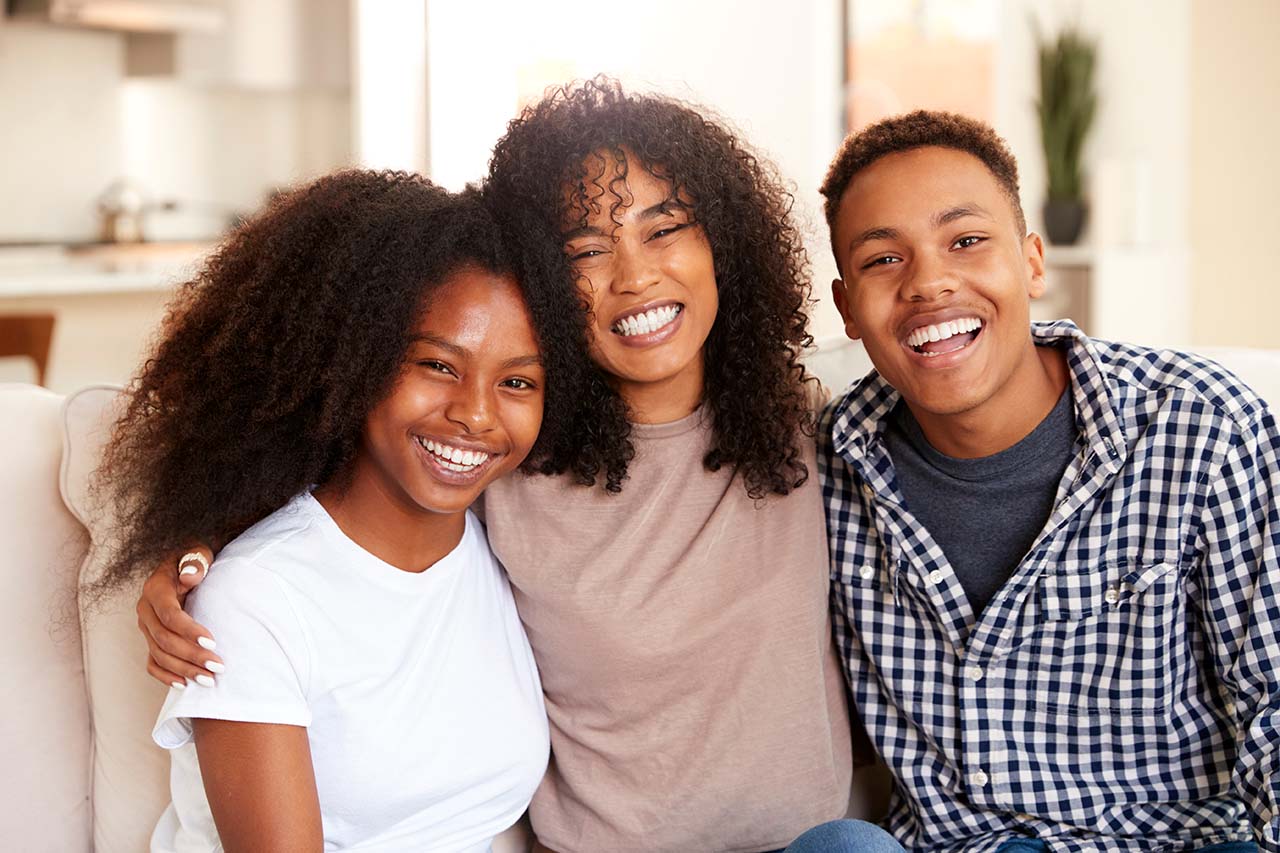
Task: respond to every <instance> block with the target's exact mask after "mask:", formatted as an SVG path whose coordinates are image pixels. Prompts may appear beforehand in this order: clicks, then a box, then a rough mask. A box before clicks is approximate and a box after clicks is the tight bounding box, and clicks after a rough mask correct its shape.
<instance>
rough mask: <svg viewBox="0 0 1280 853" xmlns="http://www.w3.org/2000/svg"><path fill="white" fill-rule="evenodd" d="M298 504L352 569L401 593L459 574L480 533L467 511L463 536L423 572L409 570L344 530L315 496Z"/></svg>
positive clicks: (420, 589)
mask: <svg viewBox="0 0 1280 853" xmlns="http://www.w3.org/2000/svg"><path fill="white" fill-rule="evenodd" d="M296 504H297V506H298V508H299V509H300V510H301V511H303V512H306V513H307V514H308V515H309V516H311V517H312V518H313V519H314V520H315V523H316V524H317V526H318V527H319V528H320V530H321V531H322V532H323V533H324V535H325V536H326V537H327V538H328V539H329V540H330V541H332V542H333V543H334V545H335V546H336V547H337V548H338V549H339V550H340V552H341V554H342V555H343V556H344V557H345V558H346V560H347V562H348V564H349V565H350V567H351V569H352V571H357V572H359V573H360V574H362V575H364V576H365V577H367V578H368V579H369V580H371V581H373V582H374V583H377V584H380V585H381V586H384V587H389V588H391V589H393V590H395V591H397V592H401V593H408V594H415V595H422V594H426V593H427V592H429V591H430V590H431V589H433V588H435V587H436V586H437V585H439V584H441V583H444V582H445V579H446V578H448V577H450V576H452V575H454V574H456V573H457V571H458V570H459V566H461V565H462V564H463V563H464V562H465V560H466V557H465V554H466V553H467V552H468V551H470V550H471V546H472V543H473V537H474V536H476V535H477V534H476V530H475V526H476V524H477V523H478V522H477V520H476V519H475V517H474V516H473V515H472V512H471V510H467V511H466V513H467V514H466V528H465V529H464V530H463V531H462V538H461V539H459V540H458V544H457V545H455V546H454V547H453V548H452V550H450V551H449V552H448V553H447V554H445V555H444V556H443V557H441V558H440V559H439V560H437V561H436V562H435V563H434V564H433V565H432V566H431V567H430V568H427V569H424V570H423V571H421V572H406V571H405V570H403V569H401V568H399V567H397V566H393V565H391V564H390V563H388V562H387V561H386V560H383V559H382V558H380V557H378V556H376V555H375V554H372V553H370V552H369V551H367V550H365V548H364V547H362V546H361V545H360V544H359V543H358V542H356V541H355V540H354V539H352V538H351V537H350V536H348V535H347V534H346V533H344V532H343V530H342V528H341V527H339V526H338V522H336V521H334V520H333V516H331V515H329V511H328V510H327V509H325V508H324V505H323V504H321V503H320V501H318V500H316V498H315V495H313V494H311V493H310V492H305V493H303V494H302V495H299V496H298V498H297V500H296Z"/></svg>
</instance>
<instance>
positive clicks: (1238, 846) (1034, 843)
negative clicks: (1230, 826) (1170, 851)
mask: <svg viewBox="0 0 1280 853" xmlns="http://www.w3.org/2000/svg"><path fill="white" fill-rule="evenodd" d="M996 853H1049V848H1048V847H1047V846H1045V843H1044V842H1043V841H1041V840H1040V839H1039V838H1019V839H1018V840H1016V841H1006V842H1005V843H1004V844H1001V845H1000V846H999V847H997V848H996ZM1200 853H1258V847H1257V845H1255V844H1254V843H1253V842H1252V841H1226V842H1223V843H1222V844H1210V845H1209V846H1208V847H1201V848H1200Z"/></svg>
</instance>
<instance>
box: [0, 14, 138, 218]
mask: <svg viewBox="0 0 1280 853" xmlns="http://www.w3.org/2000/svg"><path fill="white" fill-rule="evenodd" d="M122 61H123V42H122V41H121V40H120V38H119V37H118V36H114V35H111V34H108V33H98V32H91V31H88V30H70V29H55V28H53V27H49V26H41V25H38V24H15V23H13V22H11V21H6V22H3V23H0V240H11V241H13V240H47V239H90V238H92V237H93V236H94V235H95V234H96V232H97V219H96V217H95V214H94V210H93V204H92V195H91V193H96V192H100V191H102V190H103V189H105V188H106V186H107V184H108V183H110V182H111V181H112V180H113V179H114V178H115V177H117V174H118V170H119V160H120V145H119V139H120V117H119V111H118V109H117V105H116V97H115V95H116V88H117V87H118V85H119V83H120V80H121V71H120V68H121V63H122Z"/></svg>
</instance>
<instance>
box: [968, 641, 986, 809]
mask: <svg viewBox="0 0 1280 853" xmlns="http://www.w3.org/2000/svg"><path fill="white" fill-rule="evenodd" d="M964 674H965V675H967V676H969V678H971V679H973V680H974V681H981V680H982V676H984V675H986V673H984V672H983V671H982V667H980V666H970V667H965V670H964ZM983 778H984V779H985V778H986V777H985V776H984V777H983ZM983 784H986V783H985V782H984V783H983Z"/></svg>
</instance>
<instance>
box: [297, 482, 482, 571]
mask: <svg viewBox="0 0 1280 853" xmlns="http://www.w3.org/2000/svg"><path fill="white" fill-rule="evenodd" d="M358 465H359V463H358V462H357V466H358ZM314 495H315V498H316V500H318V501H319V502H320V505H321V506H323V507H324V508H325V511H326V512H328V513H329V515H330V516H331V517H332V518H333V520H334V522H335V523H336V524H337V525H338V527H339V529H341V530H342V532H343V533H344V534H346V536H347V538H349V539H350V540H351V541H353V542H355V543H356V544H357V545H359V546H360V547H361V548H363V549H364V550H366V551H368V552H369V553H370V554H372V555H373V556H375V557H377V558H378V559H379V560H382V561H383V562H384V563H389V564H390V565H392V566H395V567H396V568H397V569H400V570H401V571H406V572H422V571H426V570H427V569H429V568H431V567H432V566H433V565H435V564H436V563H437V562H439V561H440V559H441V558H443V557H444V556H445V555H446V554H448V553H449V552H450V551H452V550H453V549H454V548H456V547H457V545H458V543H459V542H461V541H462V534H463V532H464V531H465V530H466V524H467V521H466V512H465V511H463V512H455V513H433V512H427V511H425V510H423V509H422V508H421V507H419V506H417V505H416V504H413V502H412V501H411V500H410V499H409V498H408V497H407V496H405V495H396V494H395V493H394V491H393V490H392V489H390V488H388V487H387V486H386V485H385V484H383V483H380V482H377V481H376V480H375V478H373V477H370V476H366V475H364V474H362V472H360V471H359V470H357V472H356V474H355V475H354V476H353V477H352V478H351V480H350V482H349V483H347V484H345V485H344V486H343V487H338V486H337V485H335V484H334V483H333V482H329V483H326V484H324V485H323V486H320V487H318V488H317V489H316V490H315V493H314ZM411 504H412V506H411Z"/></svg>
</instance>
